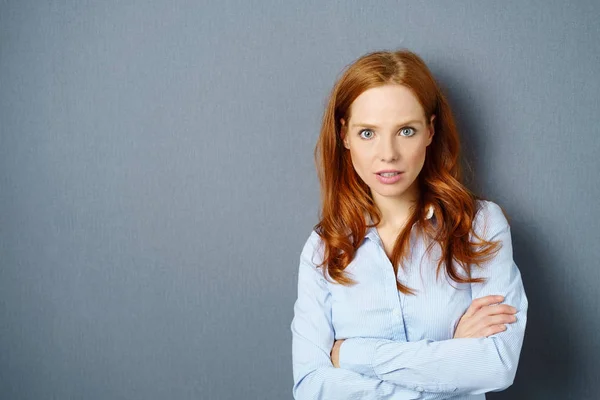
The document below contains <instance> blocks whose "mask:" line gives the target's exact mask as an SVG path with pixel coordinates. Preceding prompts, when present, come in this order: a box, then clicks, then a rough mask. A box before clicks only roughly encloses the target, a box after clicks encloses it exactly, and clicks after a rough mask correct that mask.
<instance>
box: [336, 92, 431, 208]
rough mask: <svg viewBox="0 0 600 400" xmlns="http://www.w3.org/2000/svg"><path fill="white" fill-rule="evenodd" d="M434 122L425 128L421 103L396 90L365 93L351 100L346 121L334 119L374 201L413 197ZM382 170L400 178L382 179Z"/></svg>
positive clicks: (409, 93)
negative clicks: (340, 127) (342, 127)
mask: <svg viewBox="0 0 600 400" xmlns="http://www.w3.org/2000/svg"><path fill="white" fill-rule="evenodd" d="M434 118H435V115H433V116H432V117H431V119H430V121H429V124H427V121H426V120H425V115H424V111H423V108H422V107H421V104H420V103H419V101H418V100H417V98H416V97H415V95H414V94H413V93H412V91H411V90H410V89H408V88H407V87H406V86H402V85H396V84H390V85H384V86H380V87H375V88H371V89H368V90H366V91H364V92H363V93H361V95H360V96H358V97H357V98H356V99H355V100H354V102H353V103H352V105H351V108H350V118H349V120H348V121H344V119H343V118H342V119H341V120H340V122H341V123H342V125H343V126H344V128H346V129H342V137H343V140H344V147H345V148H346V149H348V150H349V151H350V156H351V159H352V164H353V166H354V170H355V171H356V173H357V174H358V176H360V178H361V179H362V180H363V181H364V182H365V183H366V184H367V186H369V188H370V189H371V194H372V196H373V197H374V199H375V200H377V198H378V197H379V196H381V197H389V198H398V199H401V198H404V197H406V196H410V198H411V199H412V196H414V195H415V188H417V177H418V175H419V173H420V172H421V169H422V168H423V164H424V163H425V151H426V149H427V146H429V145H430V144H431V142H432V140H433V134H434V127H433V120H434ZM382 171H396V172H400V174H395V175H392V176H382V175H381V172H382ZM386 175H388V174H386Z"/></svg>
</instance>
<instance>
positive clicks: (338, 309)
mask: <svg viewBox="0 0 600 400" xmlns="http://www.w3.org/2000/svg"><path fill="white" fill-rule="evenodd" d="M477 202H478V206H479V207H480V209H479V211H478V212H477V214H476V216H475V219H474V222H473V228H474V230H475V232H477V233H478V234H479V235H480V236H482V235H483V237H484V238H486V239H487V240H494V241H496V240H499V241H501V243H502V248H501V249H500V250H499V251H498V253H497V254H496V256H495V257H494V258H493V259H491V260H490V261H487V262H485V263H482V264H481V266H482V267H483V268H481V269H480V268H478V267H477V266H473V267H472V277H477V278H478V277H483V278H486V279H487V282H486V283H472V284H468V283H467V284H459V283H456V282H455V281H453V280H451V279H450V278H449V277H447V275H446V274H445V267H444V266H442V267H443V269H442V270H441V271H440V274H439V280H437V281H436V277H435V269H436V265H437V261H438V259H439V257H440V255H441V249H440V247H439V245H438V244H437V243H436V244H435V245H434V246H433V248H432V251H431V252H430V253H425V247H426V243H425V242H424V240H423V238H417V237H416V236H417V235H416V229H415V226H414V225H413V231H412V233H411V243H412V247H411V251H410V255H409V257H408V262H406V263H405V267H406V270H403V269H402V268H399V271H398V278H399V279H400V281H401V282H402V283H404V284H405V285H407V286H408V287H410V288H412V289H416V290H417V295H416V296H412V295H404V294H403V293H402V292H400V291H398V290H397V288H396V282H395V279H394V278H395V277H394V270H393V267H392V264H391V262H390V260H389V258H388V257H387V255H386V254H385V251H384V249H383V245H382V242H381V239H380V237H379V235H378V233H377V229H376V228H374V227H372V228H368V230H367V233H366V235H365V239H364V241H363V242H362V244H361V245H360V247H359V248H358V250H357V252H356V255H355V258H354V259H353V260H352V262H351V263H350V264H349V265H348V267H347V268H346V271H347V272H349V273H350V274H351V277H352V278H353V279H354V280H355V281H357V284H356V285H354V286H343V285H340V284H337V283H332V282H328V281H326V280H325V278H324V276H323V272H322V269H320V268H315V265H317V264H319V263H320V262H321V261H322V259H323V247H324V246H323V242H322V240H321V238H320V236H319V235H318V234H317V233H316V232H315V231H314V230H313V231H312V232H311V234H310V236H309V238H308V240H307V241H306V243H305V245H304V248H303V249H302V253H301V255H300V267H299V272H298V298H297V300H296V302H295V304H294V317H293V320H292V322H291V331H292V358H293V374H294V386H293V395H294V398H295V399H297V400H308V399H326V400H335V399H344V400H349V399H362V400H370V399H397V400H404V399H449V398H452V399H470V400H474V399H485V394H484V393H485V392H489V391H501V390H503V389H506V388H507V387H509V386H510V385H511V384H512V383H513V381H514V378H515V374H516V371H517V365H518V363H519V355H520V352H521V347H522V345H523V338H524V335H525V325H526V322H527V308H528V301H527V297H526V295H525V290H524V288H523V282H522V280H521V273H520V271H519V269H518V268H517V265H516V264H515V262H514V260H513V251H512V243H511V236H510V227H509V225H508V221H507V220H506V218H505V217H504V214H503V213H502V210H501V209H500V207H499V206H498V205H497V204H496V203H494V202H491V201H487V200H477ZM429 211H430V213H429V214H428V217H431V215H432V213H431V211H432V209H430V210H429ZM433 218H434V220H435V216H433ZM367 221H369V222H370V221H371V220H370V219H368V218H367ZM471 237H473V236H471ZM474 240H475V239H474ZM419 266H421V267H419ZM457 269H458V271H459V272H462V270H461V269H460V267H459V266H457ZM487 295H501V296H505V299H504V301H503V303H505V304H509V305H511V306H513V307H515V308H516V309H517V313H516V314H515V316H516V318H517V321H516V322H513V323H507V324H506V327H507V329H506V330H505V331H502V332H500V333H497V334H494V335H491V336H489V337H481V338H459V339H453V336H454V330H455V328H456V325H457V324H458V322H459V319H460V318H461V317H462V315H463V314H464V313H465V311H466V310H467V308H468V307H469V306H470V305H471V302H472V301H473V300H474V299H476V298H480V297H484V296H487ZM337 339H346V340H345V341H344V342H343V343H342V345H341V347H340V354H339V363H340V368H335V367H333V365H332V363H331V359H330V352H331V348H332V347H333V344H334V341H335V340H337Z"/></svg>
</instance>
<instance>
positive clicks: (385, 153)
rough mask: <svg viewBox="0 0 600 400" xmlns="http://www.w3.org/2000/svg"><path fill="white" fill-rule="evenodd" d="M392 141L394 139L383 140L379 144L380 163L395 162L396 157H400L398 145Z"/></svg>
mask: <svg viewBox="0 0 600 400" xmlns="http://www.w3.org/2000/svg"><path fill="white" fill-rule="evenodd" d="M394 139H395V138H391V139H384V140H382V141H381V143H380V145H381V147H380V149H379V153H380V155H381V161H387V162H391V161H396V160H397V159H398V157H399V156H400V153H399V150H398V148H397V146H398V143H396V141H395V140H394Z"/></svg>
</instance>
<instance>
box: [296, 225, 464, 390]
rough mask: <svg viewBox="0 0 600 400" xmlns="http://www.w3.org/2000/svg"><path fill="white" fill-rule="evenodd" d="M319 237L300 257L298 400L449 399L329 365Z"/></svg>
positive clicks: (330, 335)
mask: <svg viewBox="0 0 600 400" xmlns="http://www.w3.org/2000/svg"><path fill="white" fill-rule="evenodd" d="M317 237H318V235H317V234H316V233H313V234H311V237H310V238H309V240H308V241H307V243H306V245H305V247H304V249H303V251H302V254H301V257H300V268H299V273H298V298H297V300H296V302H295V304H294V318H293V320H292V323H291V330H292V359H293V374H294V386H293V396H294V399H296V400H308V399H311V400H317V399H328V400H330V399H348V400H351V399H361V400H376V399H377V400H384V399H390V400H409V399H424V400H425V399H445V398H450V397H452V396H450V395H448V396H445V395H435V396H434V395H430V394H427V393H423V390H424V389H423V388H421V387H418V386H417V385H414V387H413V389H414V390H413V389H409V388H406V387H402V386H400V385H395V384H393V383H391V382H385V381H383V379H382V378H379V377H373V376H371V377H367V376H364V375H362V374H360V373H357V372H354V371H350V370H348V369H344V368H336V367H334V366H333V364H332V363H331V358H330V353H331V348H332V347H333V343H334V341H335V334H334V329H333V326H332V323H331V293H330V292H329V289H328V286H327V282H326V281H325V278H324V277H323V274H322V272H321V270H319V269H317V268H316V267H315V264H314V263H313V262H312V261H311V257H312V256H311V255H312V254H313V249H314V245H315V243H316V239H317Z"/></svg>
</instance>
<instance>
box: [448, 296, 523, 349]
mask: <svg viewBox="0 0 600 400" xmlns="http://www.w3.org/2000/svg"><path fill="white" fill-rule="evenodd" d="M503 300H504V297H503V296H493V295H492V296H485V297H480V298H478V299H475V300H473V302H472V303H471V305H470V306H469V308H468V309H467V311H466V312H465V313H464V315H463V316H462V317H461V318H460V320H459V322H458V325H457V326H456V330H455V331H454V339H457V338H468V337H473V338H479V337H488V336H491V335H493V334H496V333H498V332H502V331H505V330H506V326H505V325H504V324H507V323H513V322H515V321H516V320H517V318H516V317H515V316H514V315H513V314H515V313H516V312H517V309H516V308H514V307H512V306H509V305H508V304H498V305H495V306H491V304H495V303H499V302H501V301H503Z"/></svg>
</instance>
